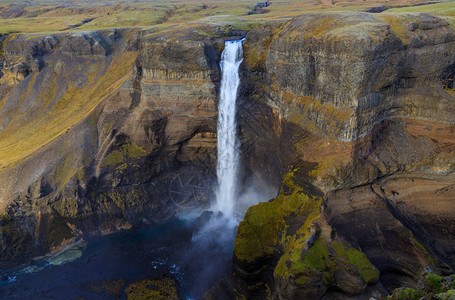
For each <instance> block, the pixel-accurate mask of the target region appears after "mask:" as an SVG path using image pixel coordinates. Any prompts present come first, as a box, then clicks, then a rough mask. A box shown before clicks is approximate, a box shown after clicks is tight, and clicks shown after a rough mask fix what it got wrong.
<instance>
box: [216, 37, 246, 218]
mask: <svg viewBox="0 0 455 300" xmlns="http://www.w3.org/2000/svg"><path fill="white" fill-rule="evenodd" d="M242 41H243V40H238V41H226V42H225V48H224V50H223V53H222V55H221V72H222V77H221V90H220V102H219V104H218V129H217V130H218V135H217V138H218V161H217V166H216V175H217V178H218V190H217V192H216V209H217V210H218V211H221V212H222V213H223V214H224V215H225V216H226V217H231V216H232V214H233V212H234V206H235V199H236V197H237V194H238V186H237V185H238V182H237V181H238V176H239V174H238V169H239V141H238V139H237V135H236V134H237V122H236V120H235V115H236V113H237V107H236V100H237V90H238V87H239V83H240V77H239V73H238V72H239V66H240V63H241V62H242V60H243V51H242Z"/></svg>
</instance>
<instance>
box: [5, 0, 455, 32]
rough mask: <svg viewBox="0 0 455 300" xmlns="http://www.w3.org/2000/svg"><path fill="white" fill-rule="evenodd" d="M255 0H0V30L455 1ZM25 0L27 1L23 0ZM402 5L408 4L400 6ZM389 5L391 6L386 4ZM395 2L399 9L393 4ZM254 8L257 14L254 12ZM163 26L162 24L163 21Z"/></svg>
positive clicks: (443, 7)
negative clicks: (260, 6) (258, 7)
mask: <svg viewBox="0 0 455 300" xmlns="http://www.w3.org/2000/svg"><path fill="white" fill-rule="evenodd" d="M259 2H261V1H250V0H235V1H228V0H225V1H214V0H209V1H189V0H176V1H140V0H139V1H129V2H128V1H122V2H120V1H108V2H107V1H85V0H79V1H53V0H48V1H33V2H31V3H32V4H33V5H19V4H20V3H21V2H20V1H11V0H8V1H7V0H0V33H8V32H23V33H36V32H55V31H68V30H93V29H103V28H114V27H145V28H149V27H157V28H161V27H163V24H166V25H168V26H170V25H178V24H183V23H186V22H191V21H196V20H198V19H202V18H206V17H209V16H217V15H233V16H239V17H242V18H244V19H247V20H250V21H257V20H277V19H278V20H283V19H284V20H285V19H289V18H291V17H293V16H296V15H300V14H304V13H312V12H321V11H341V10H355V11H364V10H366V9H367V8H369V7H373V6H378V5H385V6H387V7H391V9H390V10H389V11H417V12H431V13H434V14H437V15H443V16H454V14H455V2H454V1H444V2H442V3H437V4H428V5H420V6H414V5H415V4H419V3H421V2H423V1H422V0H393V1H373V0H365V1H364V0H350V1H348V0H345V1H334V4H332V0H288V1H274V0H272V1H269V5H268V6H267V7H264V8H263V9H262V10H259V11H255V10H254V8H255V6H256V5H257V4H258V3H259ZM29 3H30V2H29ZM401 6H408V7H401ZM392 7H395V8H392ZM398 7H401V8H398ZM258 12H260V13H258ZM164 27H166V26H164Z"/></svg>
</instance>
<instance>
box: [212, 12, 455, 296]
mask: <svg viewBox="0 0 455 300" xmlns="http://www.w3.org/2000/svg"><path fill="white" fill-rule="evenodd" d="M244 46H245V61H244V65H243V73H242V74H243V81H242V82H243V83H244V86H243V89H242V94H241V96H242V99H243V102H244V103H248V104H245V106H246V107H247V106H248V105H250V106H252V107H264V109H263V110H262V111H266V110H267V109H270V110H272V111H274V112H275V116H276V117H275V118H273V120H274V122H275V123H279V124H280V125H279V127H280V130H281V131H280V132H281V133H280V135H281V140H280V141H279V142H278V143H277V144H275V147H271V149H280V150H279V151H278V153H280V154H281V155H278V156H274V155H273V154H272V156H271V158H274V157H275V158H276V157H277V158H278V161H279V162H280V163H282V165H283V170H282V174H283V175H282V177H281V178H282V183H281V191H280V193H279V195H278V197H277V198H275V199H273V200H272V201H271V202H268V203H263V204H260V205H257V206H254V207H251V208H250V209H249V210H248V212H247V213H246V215H245V219H244V221H243V222H242V223H241V224H240V225H239V228H238V232H237V240H236V245H235V250H234V267H233V272H232V275H231V276H230V278H227V279H226V280H225V281H223V282H222V283H221V284H220V285H219V286H218V287H216V288H215V289H214V290H212V291H210V292H209V293H208V294H207V295H208V296H210V295H215V294H216V293H220V294H224V295H225V296H226V297H227V298H232V297H242V296H245V297H246V298H267V297H271V298H273V299H315V298H323V299H338V298H339V297H348V298H356V299H365V298H369V297H375V298H382V297H385V295H387V293H388V292H391V291H392V290H393V289H394V288H397V287H400V286H409V287H416V282H417V280H418V279H419V276H420V274H421V273H422V272H424V271H426V270H432V271H433V272H436V273H441V274H446V275H447V274H451V273H453V268H454V267H455V265H454V264H453V261H454V257H453V249H454V247H455V243H454V241H453V237H454V233H455V231H454V228H453V226H451V224H453V221H454V218H455V211H454V209H453V203H452V202H453V193H452V187H453V184H454V183H455V182H454V176H453V162H454V161H453V157H454V156H453V155H454V150H455V148H454V146H455V143H454V129H455V126H454V117H455V114H454V110H453V105H452V104H453V100H454V94H453V84H452V82H453V76H454V66H455V55H454V54H455V51H454V47H455V30H454V26H453V24H452V23H451V22H450V21H447V20H445V19H442V18H437V17H434V16H432V15H429V14H413V13H409V14H368V13H327V14H307V15H303V16H300V17H296V18H294V19H292V20H291V21H289V22H286V23H284V24H278V25H270V26H266V27H261V28H258V29H255V30H252V31H250V32H249V33H248V34H247V36H246V40H245V42H244ZM251 103H254V104H251ZM274 122H270V123H269V124H272V127H273V126H274V125H273V124H274ZM269 128H271V127H269ZM272 153H273V151H272ZM316 207H317V208H316ZM355 251H360V252H359V253H357V252H355Z"/></svg>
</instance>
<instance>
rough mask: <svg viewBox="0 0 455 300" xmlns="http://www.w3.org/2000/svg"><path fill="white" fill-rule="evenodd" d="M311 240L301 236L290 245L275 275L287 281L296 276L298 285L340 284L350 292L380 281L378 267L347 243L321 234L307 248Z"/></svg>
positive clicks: (327, 286) (361, 289)
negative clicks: (331, 239)
mask: <svg viewBox="0 0 455 300" xmlns="http://www.w3.org/2000/svg"><path fill="white" fill-rule="evenodd" d="M308 242H309V241H308V239H307V240H302V239H297V240H296V241H295V242H294V243H293V244H291V245H290V247H289V248H288V249H287V250H286V252H285V254H284V255H283V256H282V257H281V258H280V260H279V262H278V264H277V267H276V268H275V277H280V278H283V279H285V280H286V281H292V280H291V278H295V282H294V285H296V286H297V287H299V288H304V289H305V288H309V287H310V286H312V285H314V284H315V283H316V282H322V284H323V285H324V286H325V288H331V287H339V288H341V289H346V292H350V293H360V292H362V291H363V289H364V288H365V286H366V285H368V284H374V283H376V282H378V280H379V272H378V270H377V269H376V268H375V267H374V266H373V265H372V264H371V262H370V261H369V260H368V258H367V257H366V256H365V254H363V253H362V252H361V251H359V250H357V249H354V248H353V247H352V246H351V245H349V244H348V243H347V242H344V241H341V240H338V239H336V240H334V241H331V242H329V241H327V240H326V239H325V238H324V237H323V236H320V237H319V238H318V239H317V240H316V241H315V242H314V244H313V245H312V246H311V247H309V249H308V250H306V249H305V247H307V244H308ZM348 275H349V276H348Z"/></svg>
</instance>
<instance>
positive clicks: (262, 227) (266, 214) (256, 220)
mask: <svg viewBox="0 0 455 300" xmlns="http://www.w3.org/2000/svg"><path fill="white" fill-rule="evenodd" d="M293 176H294V171H291V172H289V173H288V174H287V175H286V176H285V179H284V181H283V184H282V187H281V190H280V194H279V195H278V197H277V198H275V199H274V200H272V201H271V202H263V203H259V204H257V205H255V206H252V207H250V208H249V209H248V211H247V212H246V214H245V217H244V219H243V221H242V222H241V223H240V224H239V227H238V229H237V238H236V241H235V246H234V254H235V256H236V258H237V259H239V260H242V261H246V262H253V261H255V260H257V259H259V258H262V257H267V256H270V255H272V254H273V253H274V250H275V249H276V248H277V246H278V245H279V242H280V243H284V242H286V241H285V240H280V239H279V237H280V234H282V231H283V230H286V227H287V226H288V225H287V224H286V221H285V219H286V218H287V217H289V216H302V218H303V217H305V216H307V217H308V216H310V215H314V214H315V211H319V206H320V203H321V201H322V199H321V198H320V197H314V196H313V197H310V196H308V195H306V194H305V193H304V192H303V188H302V187H300V186H298V185H297V184H295V183H294V178H293Z"/></svg>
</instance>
